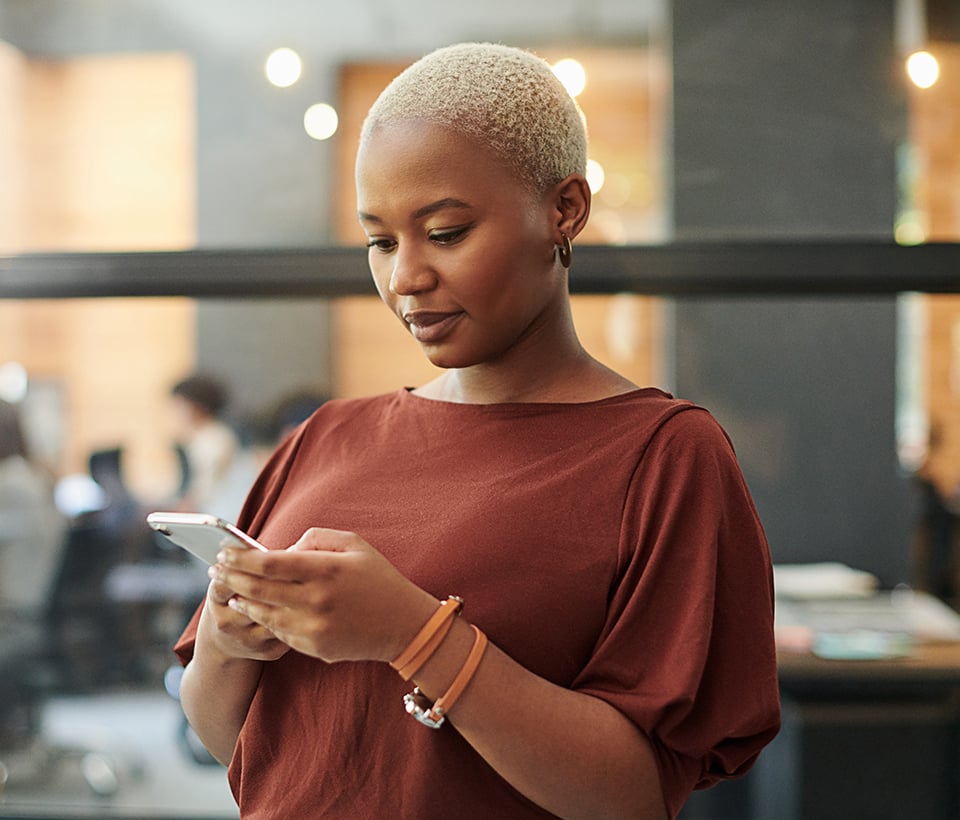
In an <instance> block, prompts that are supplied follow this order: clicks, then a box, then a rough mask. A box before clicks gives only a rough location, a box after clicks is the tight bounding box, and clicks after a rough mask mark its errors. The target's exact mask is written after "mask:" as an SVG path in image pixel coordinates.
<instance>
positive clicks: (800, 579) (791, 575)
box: [773, 561, 879, 601]
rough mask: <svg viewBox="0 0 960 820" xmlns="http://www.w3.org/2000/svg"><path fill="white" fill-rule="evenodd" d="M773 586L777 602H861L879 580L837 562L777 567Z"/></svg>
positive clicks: (876, 585)
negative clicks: (838, 599) (835, 600)
mask: <svg viewBox="0 0 960 820" xmlns="http://www.w3.org/2000/svg"><path fill="white" fill-rule="evenodd" d="M773 585H774V588H775V589H776V591H777V597H778V598H791V599H796V600H801V601H809V600H814V599H818V598H862V597H865V596H867V595H871V594H873V593H874V592H875V591H876V589H877V587H878V586H879V581H878V580H877V576H875V575H873V574H871V573H869V572H864V571H863V570H860V569H853V568H852V567H848V566H847V565H846V564H841V563H839V562H836V561H824V562H821V563H816V564H776V565H775V566H774V568H773Z"/></svg>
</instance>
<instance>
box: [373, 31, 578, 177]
mask: <svg viewBox="0 0 960 820" xmlns="http://www.w3.org/2000/svg"><path fill="white" fill-rule="evenodd" d="M400 120H422V121H425V122H429V123H432V124H435V125H440V126H443V127H447V128H451V129H453V130H454V131H456V132H459V133H462V134H464V135H465V136H467V137H470V138H472V139H474V140H476V141H477V142H479V143H481V144H484V145H487V146H489V147H490V148H491V149H493V151H494V153H495V154H497V155H498V156H500V157H501V158H502V159H503V160H504V161H505V162H506V163H507V164H508V165H509V166H510V167H511V168H512V169H513V170H514V171H515V173H516V174H517V175H518V177H519V178H520V181H521V182H523V183H525V184H526V185H527V186H529V187H530V188H531V189H532V190H533V191H534V192H536V193H542V192H543V191H545V190H547V188H549V187H550V186H551V185H555V184H556V183H558V182H559V181H560V180H562V179H564V178H565V177H567V176H568V175H570V174H572V173H580V174H583V173H585V172H586V163H587V135H586V129H585V127H584V124H583V118H582V116H581V114H580V109H579V107H578V106H577V104H576V102H575V101H574V100H573V98H572V97H571V96H570V94H569V93H567V90H566V88H564V86H563V84H562V83H561V82H560V81H559V80H558V79H557V77H556V76H555V75H554V73H553V70H552V69H551V68H550V66H549V65H548V64H547V63H546V61H544V60H543V59H541V58H540V57H538V56H537V55H535V54H533V53H532V52H529V51H524V50H522V49H519V48H513V47H511V46H504V45H498V44H495V43H460V44H458V45H452V46H446V47H444V48H440V49H437V50H436V51H433V52H431V53H429V54H427V55H426V56H425V57H422V58H420V59H419V60H418V61H417V62H415V63H413V65H411V66H409V67H408V68H407V69H405V70H404V71H403V72H402V73H400V74H399V75H398V76H397V77H396V78H395V79H394V80H393V81H392V82H391V83H390V84H389V85H388V86H387V87H386V88H385V89H384V90H383V91H382V92H381V94H380V96H379V97H378V98H377V101H376V102H375V103H374V104H373V106H371V108H370V111H369V113H368V114H367V117H366V120H365V121H364V123H363V128H362V130H361V132H360V144H361V146H362V145H363V144H364V142H365V141H366V140H367V138H368V137H369V136H370V133H371V132H372V131H373V129H374V128H375V127H376V126H378V125H381V124H385V123H389V122H395V121H400Z"/></svg>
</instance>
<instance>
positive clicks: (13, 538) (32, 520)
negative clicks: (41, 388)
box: [0, 400, 66, 618]
mask: <svg viewBox="0 0 960 820" xmlns="http://www.w3.org/2000/svg"><path fill="white" fill-rule="evenodd" d="M65 528H66V521H65V519H64V517H63V516H62V515H61V514H60V512H59V511H58V510H57V507H56V504H55V503H54V495H53V481H52V476H50V475H49V474H48V472H47V470H46V469H44V468H43V467H41V466H40V465H39V464H37V463H36V462H35V461H34V460H33V459H32V458H31V457H30V453H29V450H28V446H27V441H26V437H25V436H24V433H23V426H22V424H21V419H20V411H19V408H18V407H17V406H16V405H14V404H10V403H9V402H6V401H3V400H0V610H2V612H3V614H4V615H5V616H10V615H13V616H15V617H27V618H33V617H35V616H37V615H39V614H40V612H41V611H42V610H43V608H44V606H45V605H46V603H47V601H48V598H49V594H50V590H51V588H52V584H53V579H54V576H55V574H56V569H57V564H58V559H59V557H60V552H61V548H62V546H63V538H64V531H65Z"/></svg>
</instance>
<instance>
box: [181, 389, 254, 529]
mask: <svg viewBox="0 0 960 820" xmlns="http://www.w3.org/2000/svg"><path fill="white" fill-rule="evenodd" d="M170 397H171V400H172V404H173V422H174V440H175V442H176V444H177V446H178V447H179V448H180V449H181V451H182V456H183V459H182V466H183V469H184V477H183V481H182V485H181V495H180V499H179V502H178V505H177V506H178V507H179V509H181V510H185V511H186V510H189V511H196V512H211V511H212V510H211V509H210V507H211V505H213V504H214V503H217V504H218V505H220V506H222V504H223V503H224V502H222V501H220V500H219V499H218V498H217V496H218V493H219V492H220V490H221V485H222V484H223V482H224V481H225V480H226V477H227V475H228V473H229V471H230V467H231V465H232V464H233V462H234V459H235V458H236V457H237V453H238V452H239V449H240V441H239V439H238V437H237V434H236V432H235V431H234V430H233V428H232V427H231V426H230V425H229V424H227V423H226V422H225V421H224V420H223V411H224V409H225V408H226V406H227V390H226V387H225V386H224V385H223V383H222V382H221V381H220V380H219V379H217V378H215V377H213V376H210V375H206V374H200V373H198V374H194V375H192V376H189V377H187V378H185V379H183V380H181V381H179V382H177V383H176V384H175V385H174V386H173V387H172V388H171V390H170ZM240 501H242V499H240ZM240 501H238V502H237V503H236V505H235V506H236V509H237V510H239V505H240Z"/></svg>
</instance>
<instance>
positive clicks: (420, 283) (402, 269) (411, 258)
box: [389, 243, 436, 296]
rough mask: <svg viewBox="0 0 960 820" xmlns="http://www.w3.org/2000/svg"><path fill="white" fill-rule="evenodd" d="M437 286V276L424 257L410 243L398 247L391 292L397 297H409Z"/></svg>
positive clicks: (391, 275) (392, 273)
mask: <svg viewBox="0 0 960 820" xmlns="http://www.w3.org/2000/svg"><path fill="white" fill-rule="evenodd" d="M435 284H436V276H435V274H434V272H433V269H432V267H431V266H430V264H429V262H428V261H427V259H426V258H425V257H424V255H423V254H422V253H419V252H418V251H417V250H416V248H415V247H413V246H411V244H410V243H407V244H406V245H398V246H397V249H396V252H395V253H394V254H393V270H392V271H391V273H390V283H389V288H390V292H391V293H393V294H396V295H397V296H409V295H411V294H414V293H422V292H423V291H425V290H430V289H431V288H432V287H433V286H434V285H435Z"/></svg>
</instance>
